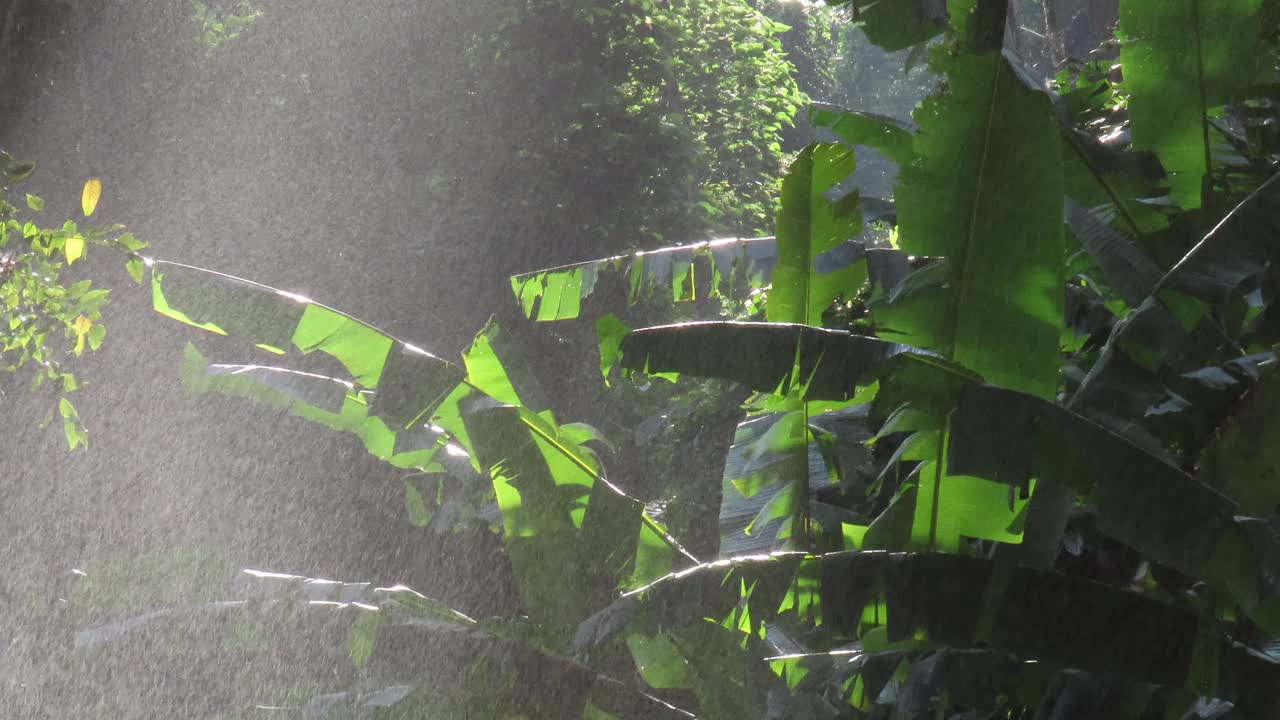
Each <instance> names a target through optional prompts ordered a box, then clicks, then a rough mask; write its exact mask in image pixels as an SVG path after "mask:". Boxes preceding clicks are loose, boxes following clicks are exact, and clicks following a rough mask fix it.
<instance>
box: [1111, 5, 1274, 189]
mask: <svg viewBox="0 0 1280 720" xmlns="http://www.w3.org/2000/svg"><path fill="white" fill-rule="evenodd" d="M1263 5H1264V3H1263V0H1122V1H1121V3H1120V29H1121V32H1123V33H1124V34H1125V35H1126V36H1127V38H1128V39H1127V41H1126V42H1125V43H1124V44H1123V45H1122V46H1121V51H1120V63H1121V65H1122V66H1123V67H1124V81H1125V89H1126V90H1127V91H1128V92H1129V94H1130V97H1129V103H1128V109H1129V123H1130V126H1131V128H1132V132H1133V146H1134V148H1136V149H1138V150H1150V151H1152V152H1155V153H1156V155H1158V156H1159V157H1160V162H1161V163H1162V164H1163V165H1164V167H1165V170H1166V171H1168V173H1169V185H1170V189H1171V195H1170V197H1171V199H1172V200H1173V202H1175V203H1177V204H1178V206H1180V207H1181V208H1183V209H1184V210H1191V209H1195V208H1198V207H1200V206H1201V205H1202V204H1203V203H1204V202H1205V200H1206V197H1207V195H1208V193H1209V190H1210V188H1211V178H1212V173H1213V171H1214V167H1213V152H1214V148H1213V145H1212V142H1213V141H1212V140H1211V129H1212V128H1211V126H1210V121H1211V120H1213V119H1214V118H1216V117H1219V116H1221V114H1222V107H1223V106H1224V105H1225V104H1227V103H1228V102H1231V101H1234V100H1236V99H1237V98H1239V97H1240V96H1241V95H1242V94H1243V93H1244V91H1245V90H1246V89H1248V88H1249V87H1250V86H1251V85H1253V84H1254V83H1255V82H1257V81H1259V80H1261V79H1262V76H1261V75H1262V73H1263V72H1264V71H1266V70H1267V69H1268V64H1267V63H1264V62H1263V59H1264V58H1266V53H1265V52H1263V50H1262V43H1263V39H1264V36H1265V33H1266V32H1268V30H1267V25H1266V23H1265V22H1263V17H1262V14H1263Z"/></svg>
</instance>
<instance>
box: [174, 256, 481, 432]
mask: <svg viewBox="0 0 1280 720" xmlns="http://www.w3.org/2000/svg"><path fill="white" fill-rule="evenodd" d="M150 267H151V291H152V303H153V305H154V307H155V310H156V312H158V313H160V314H161V315H164V316H166V317H169V318H172V319H175V320H178V321H180V322H183V323H186V324H188V325H191V326H193V327H197V328H200V329H202V330H207V331H209V332H212V333H216V334H219V335H230V336H233V337H237V338H240V339H241V340H243V341H247V342H249V343H252V344H255V345H257V346H258V347H259V348H262V349H264V350H267V351H268V352H271V353H273V354H276V355H282V356H296V355H306V354H308V353H312V352H315V351H320V352H322V353H324V354H326V355H329V356H330V357H332V358H334V359H336V360H337V361H338V362H339V363H340V364H341V366H342V368H343V369H344V370H345V371H346V372H347V373H348V374H349V376H350V382H352V383H353V384H354V385H357V386H359V388H360V389H361V390H371V391H374V393H375V394H374V398H375V399H374V400H373V401H372V402H373V405H372V407H371V409H370V412H371V413H372V414H374V415H377V416H378V417H380V418H383V419H384V420H385V421H386V422H387V423H388V424H389V425H391V426H393V427H399V428H406V427H409V426H410V425H412V424H413V423H414V422H415V421H419V420H421V419H423V418H425V417H426V416H427V415H428V414H430V411H431V409H432V408H434V407H435V406H436V405H437V404H439V403H440V402H441V401H442V400H443V398H444V397H445V395H446V394H447V393H448V392H449V391H450V390H452V389H453V388H454V387H455V386H456V385H457V384H458V383H459V382H461V381H462V379H463V377H464V375H465V373H464V371H463V369H462V368H461V367H459V366H457V365H455V364H453V363H450V362H448V361H446V360H442V359H441V358H438V357H436V356H435V355H432V354H431V353H429V352H426V351H425V350H423V349H421V348H419V347H417V346H416V345H411V344H409V343H406V342H404V341H403V340H399V339H397V338H394V337H392V336H391V335H388V334H386V333H384V332H382V331H381V330H378V329H377V328H375V327H373V326H372V325H369V324H367V323H364V322H361V321H359V320H356V319H355V318H353V317H351V316H349V315H345V314H343V313H341V312H338V311H337V310H334V309H332V308H329V307H326V306H324V305H321V304H319V303H316V302H314V301H312V300H310V299H308V298H305V297H302V296H300V295H297V294H295V293H290V292H286V291H283V290H277V289H275V288H272V287H268V286H266V285H261V284H259V283H255V282H252V281H249V280H244V279H241V278H237V277H233V276H231V275H225V274H222V273H218V272H214V271H212V270H205V269H203V268H198V267H193V266H191V265H183V264H181V263H173V262H168V261H165V260H153V261H151V262H150ZM379 390H381V391H382V392H378V391H379Z"/></svg>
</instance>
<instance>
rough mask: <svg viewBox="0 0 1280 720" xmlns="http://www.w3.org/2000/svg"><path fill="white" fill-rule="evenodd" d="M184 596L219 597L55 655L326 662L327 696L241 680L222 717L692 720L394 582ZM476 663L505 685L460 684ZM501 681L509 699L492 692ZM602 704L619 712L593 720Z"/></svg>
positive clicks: (140, 619)
mask: <svg viewBox="0 0 1280 720" xmlns="http://www.w3.org/2000/svg"><path fill="white" fill-rule="evenodd" d="M190 590H191V589H190V588H188V589H187V591H188V592H190ZM194 594H195V595H213V596H217V597H222V598H225V599H223V600H219V601H216V602H197V603H193V604H189V605H175V606H172V607H164V608H159V609H153V610H150V611H148V612H142V613H138V614H136V615H132V616H127V617H123V618H121V619H118V620H110V621H108V622H99V623H97V624H93V625H90V626H88V627H79V628H77V629H75V630H74V632H73V634H72V636H71V642H70V643H69V644H68V647H67V650H66V651H65V652H66V654H67V655H68V656H71V657H72V658H74V657H75V656H82V657H88V658H97V660H96V662H99V663H101V662H103V661H102V655H101V653H102V652H103V651H104V649H111V650H112V653H113V654H112V656H111V657H118V656H120V655H121V654H123V656H124V657H131V656H133V654H134V653H135V652H137V650H138V649H143V648H145V649H146V651H147V654H148V656H149V657H150V658H154V657H155V656H157V655H159V656H161V657H163V656H164V654H165V653H169V652H172V653H174V654H176V655H183V656H185V654H186V653H189V652H192V650H191V647H194V646H196V644H197V643H212V644H213V646H215V647H221V648H222V653H223V654H224V655H232V656H234V657H237V658H239V660H240V662H243V663H244V664H245V665H246V668H247V672H257V673H267V674H277V673H278V667H279V665H280V662H281V658H290V657H294V656H297V657H299V658H302V657H310V658H313V659H314V658H315V657H316V656H317V655H322V656H327V657H329V662H330V664H331V667H332V671H331V675H330V678H329V680H328V682H329V683H332V684H331V685H330V686H329V687H327V688H326V687H325V686H324V685H323V684H320V685H319V687H320V688H324V690H327V691H321V692H317V690H316V687H317V685H316V684H314V683H312V682H311V681H310V680H308V679H307V678H306V677H304V676H301V675H298V676H296V677H294V678H293V683H294V684H297V685H300V687H297V688H295V687H290V686H289V684H288V683H286V682H274V683H270V684H264V683H261V682H256V681H244V682H240V683H237V684H236V691H235V692H234V693H233V696H232V697H230V698H228V699H227V700H228V703H229V704H228V705H227V707H226V708H225V709H226V710H227V711H231V710H239V709H241V708H243V707H252V706H254V705H257V706H260V707H261V706H280V707H283V706H290V705H292V706H298V707H299V710H301V711H303V712H305V713H307V715H308V716H309V717H322V718H328V717H334V718H337V717H347V716H349V715H355V714H358V715H359V716H360V717H371V718H383V717H403V716H404V715H406V714H412V715H414V716H416V715H418V714H422V713H427V714H432V715H434V714H438V713H444V714H445V715H448V714H450V712H455V713H470V712H484V709H483V708H488V709H489V710H490V711H492V712H499V711H501V712H516V711H519V712H530V711H537V712H544V713H554V714H556V715H557V716H559V717H582V718H584V720H596V719H598V718H600V717H630V718H641V717H643V718H649V717H657V718H672V719H674V718H688V717H689V716H690V715H689V713H688V712H686V711H681V710H679V709H678V708H675V707H673V706H672V705H671V704H670V703H668V702H664V701H662V700H659V699H657V698H655V697H653V696H652V695H650V694H649V693H648V692H646V689H645V688H643V687H641V686H638V685H636V684H634V683H629V682H624V681H622V680H618V679H615V678H614V677H611V676H610V675H608V674H607V673H602V672H601V671H599V670H596V669H592V668H590V667H588V666H586V665H583V664H581V663H579V662H576V661H574V660H572V659H570V658H568V657H565V656H562V655H557V654H556V653H554V652H551V651H548V650H547V649H546V648H545V647H544V646H542V645H541V644H540V643H539V642H538V640H537V638H536V633H535V632H533V631H532V629H531V628H529V627H528V626H527V625H525V624H522V623H519V622H514V623H506V622H498V621H494V620H491V619H480V620H477V619H473V618H471V617H468V616H467V615H465V614H463V613H461V612H458V611H456V610H454V609H452V608H450V607H448V606H447V605H445V604H444V603H441V602H439V601H437V600H434V599H432V598H429V597H427V596H424V595H422V594H420V593H418V592H416V591H414V590H413V589H411V588H408V587H405V586H403V585H396V586H392V587H376V586H374V585H373V584H371V583H368V582H359V583H347V582H339V581H333V580H323V579H318V578H306V577H303V576H298V575H287V574H282V573H268V572H260V571H253V570H246V571H244V572H242V573H241V574H239V575H238V576H237V577H236V578H235V580H234V581H233V583H232V584H231V587H230V588H229V589H227V588H220V589H211V590H210V591H203V592H197V593H194ZM423 643H429V644H430V645H431V646H432V647H435V648H441V647H446V648H449V650H448V651H449V652H450V653H463V654H461V655H458V657H465V658H467V659H468V662H466V663H460V664H456V665H455V666H451V667H446V668H435V669H433V670H432V671H431V672H424V671H423V668H422V667H421V655H420V654H419V653H409V654H405V653H404V651H403V649H404V648H409V647H420V646H421V645H422V644H423ZM189 646H190V647H189ZM202 646H203V645H202ZM344 656H346V657H344ZM486 659H487V661H486ZM150 661H151V659H143V660H142V661H141V662H142V663H143V664H145V663H147V662H150ZM71 662H74V659H72V660H71ZM304 664H305V661H304ZM479 664H488V665H489V666H490V672H489V673H485V674H484V682H485V683H494V681H495V679H496V678H495V676H494V675H493V674H492V673H493V671H495V670H497V669H498V668H501V670H500V671H498V672H500V673H501V674H502V675H503V676H504V678H505V681H504V682H499V683H497V684H496V685H492V684H491V685H490V686H489V687H488V688H481V687H475V686H474V684H472V683H471V682H470V681H469V680H468V679H467V677H468V674H469V672H470V670H471V669H473V668H476V667H478V665H479ZM95 675H96V673H94V672H92V671H90V672H87V673H86V674H85V675H84V676H81V677H80V685H79V687H81V688H84V687H86V683H88V682H92V681H93V679H94V677H95ZM245 677H246V679H247V678H248V675H247V674H246V676H245ZM507 682H509V683H510V688H511V691H502V690H500V689H498V687H499V686H505V685H506V683H507ZM198 683H199V680H197V679H195V678H193V679H192V688H191V695H193V696H196V695H206V696H207V694H208V693H209V690H210V689H209V688H206V687H200V686H199V685H198ZM536 683H554V687H556V688H558V690H559V692H557V693H556V695H555V698H554V700H553V701H552V702H554V703H555V706H554V707H543V704H545V703H547V702H548V701H547V700H546V699H545V698H543V699H540V698H538V697H537V695H538V694H537V693H528V692H525V690H527V688H529V687H530V685H531V684H536ZM88 687H92V686H91V685H88ZM300 691H301V692H300ZM307 691H310V692H307ZM299 697H301V698H302V700H301V701H299ZM531 703H536V706H535V705H532V704H531ZM603 708H609V709H611V710H613V711H615V712H617V713H618V714H617V715H612V714H610V715H602V714H601V713H603V712H605V711H604V710H603Z"/></svg>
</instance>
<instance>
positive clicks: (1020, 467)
mask: <svg viewBox="0 0 1280 720" xmlns="http://www.w3.org/2000/svg"><path fill="white" fill-rule="evenodd" d="M997 417H998V418H999V420H998V421H993V418H997ZM951 421H952V423H953V427H955V428H957V431H956V432H953V435H952V437H953V442H952V443H951V444H950V445H949V446H948V461H949V462H950V463H951V466H952V468H953V469H954V470H956V471H958V472H964V473H970V474H973V475H978V476H982V477H986V478H990V479H993V480H997V479H998V480H999V481H1001V482H1017V481H1018V480H1022V479H1026V478H1030V477H1036V478H1041V479H1044V480H1047V481H1050V482H1053V483H1056V484H1058V485H1060V486H1063V487H1068V488H1071V489H1072V490H1074V491H1075V492H1076V493H1077V494H1080V495H1083V496H1085V497H1087V498H1089V500H1090V502H1091V503H1092V504H1093V505H1094V507H1095V508H1096V512H1097V522H1098V527H1099V529H1100V530H1101V531H1103V532H1104V533H1106V534H1107V535H1109V536H1111V537H1114V538H1116V539H1118V540H1120V541H1121V542H1123V543H1125V544H1126V545H1129V546H1130V547H1133V548H1135V549H1137V550H1139V551H1140V552H1142V553H1143V554H1144V556H1146V557H1149V558H1151V559H1152V560H1154V561H1156V562H1159V563H1162V564H1164V565H1168V566H1169V567H1172V568H1176V569H1177V570H1179V571H1180V572H1183V573H1186V574H1187V575H1190V576H1192V577H1195V578H1199V579H1201V580H1204V581H1206V582H1209V583H1213V584H1215V585H1217V586H1219V587H1224V588H1225V589H1226V590H1228V591H1229V592H1230V593H1231V595H1232V596H1233V598H1234V599H1235V601H1236V602H1237V603H1239V605H1240V607H1241V608H1242V609H1243V610H1244V612H1245V613H1246V614H1248V615H1249V616H1250V618H1251V619H1252V620H1253V621H1254V622H1255V623H1257V624H1258V625H1259V626H1261V627H1264V628H1267V629H1268V630H1269V631H1271V632H1276V631H1280V582H1277V581H1276V579H1275V578H1276V577H1280V575H1277V573H1276V570H1277V569H1278V568H1276V567H1272V566H1273V565H1274V564H1275V561H1274V560H1273V559H1272V558H1273V557H1274V555H1273V553H1274V550H1275V549H1274V548H1273V547H1271V546H1270V545H1259V543H1258V541H1257V538H1255V537H1253V536H1252V535H1250V534H1249V532H1247V530H1246V524H1244V523H1245V521H1243V520H1241V519H1239V518H1237V517H1236V516H1237V514H1238V507H1237V504H1236V503H1235V502H1234V501H1233V500H1232V499H1231V498H1229V497H1227V496H1226V495H1223V494H1222V493H1220V492H1219V491H1218V490H1216V489H1214V488H1213V487H1210V486H1209V485H1207V484H1205V483H1203V482H1200V481H1199V480H1197V479H1195V478H1194V477H1192V476H1191V475H1188V474H1187V473H1185V472H1183V471H1182V470H1180V469H1179V468H1177V467H1174V466H1172V465H1169V464H1167V463H1166V462H1165V461H1164V460H1162V459H1160V458H1159V457H1157V456H1155V455H1153V454H1151V453H1149V452H1147V451H1145V450H1143V449H1142V448H1139V447H1138V446H1136V445H1133V444H1132V443H1130V442H1128V441H1126V440H1125V439H1123V438H1121V437H1119V436H1118V435H1115V434H1113V433H1111V432H1110V431H1108V430H1107V429H1106V428H1104V427H1102V426H1100V425H1098V424H1096V423H1094V422H1092V421H1090V420H1089V419H1087V418H1085V417H1082V416H1080V415H1077V414H1075V413H1073V412H1072V411H1070V410H1068V409H1066V408H1062V407H1059V406H1057V405H1054V404H1052V403H1048V402H1045V401H1043V400H1040V399H1038V398H1035V397H1032V396H1030V395H1027V394H1025V393H1018V392H1015V391H1011V390H1006V389H1002V388H994V387H991V386H984V385H968V386H966V387H964V388H963V389H962V390H961V394H960V398H959V401H958V403H957V406H956V409H955V411H954V414H953V416H952V420H951ZM961 430H962V431H961ZM1272 544H1274V541H1273V542H1272Z"/></svg>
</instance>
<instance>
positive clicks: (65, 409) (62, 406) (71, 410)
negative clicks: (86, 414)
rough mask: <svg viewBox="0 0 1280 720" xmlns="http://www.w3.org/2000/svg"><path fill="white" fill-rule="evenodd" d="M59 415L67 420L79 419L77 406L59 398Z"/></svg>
mask: <svg viewBox="0 0 1280 720" xmlns="http://www.w3.org/2000/svg"><path fill="white" fill-rule="evenodd" d="M58 413H59V414H60V415H62V417H63V418H64V419H67V420H70V419H72V418H75V417H77V415H76V408H75V406H74V405H72V404H71V401H69V400H67V399H66V398H58Z"/></svg>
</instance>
